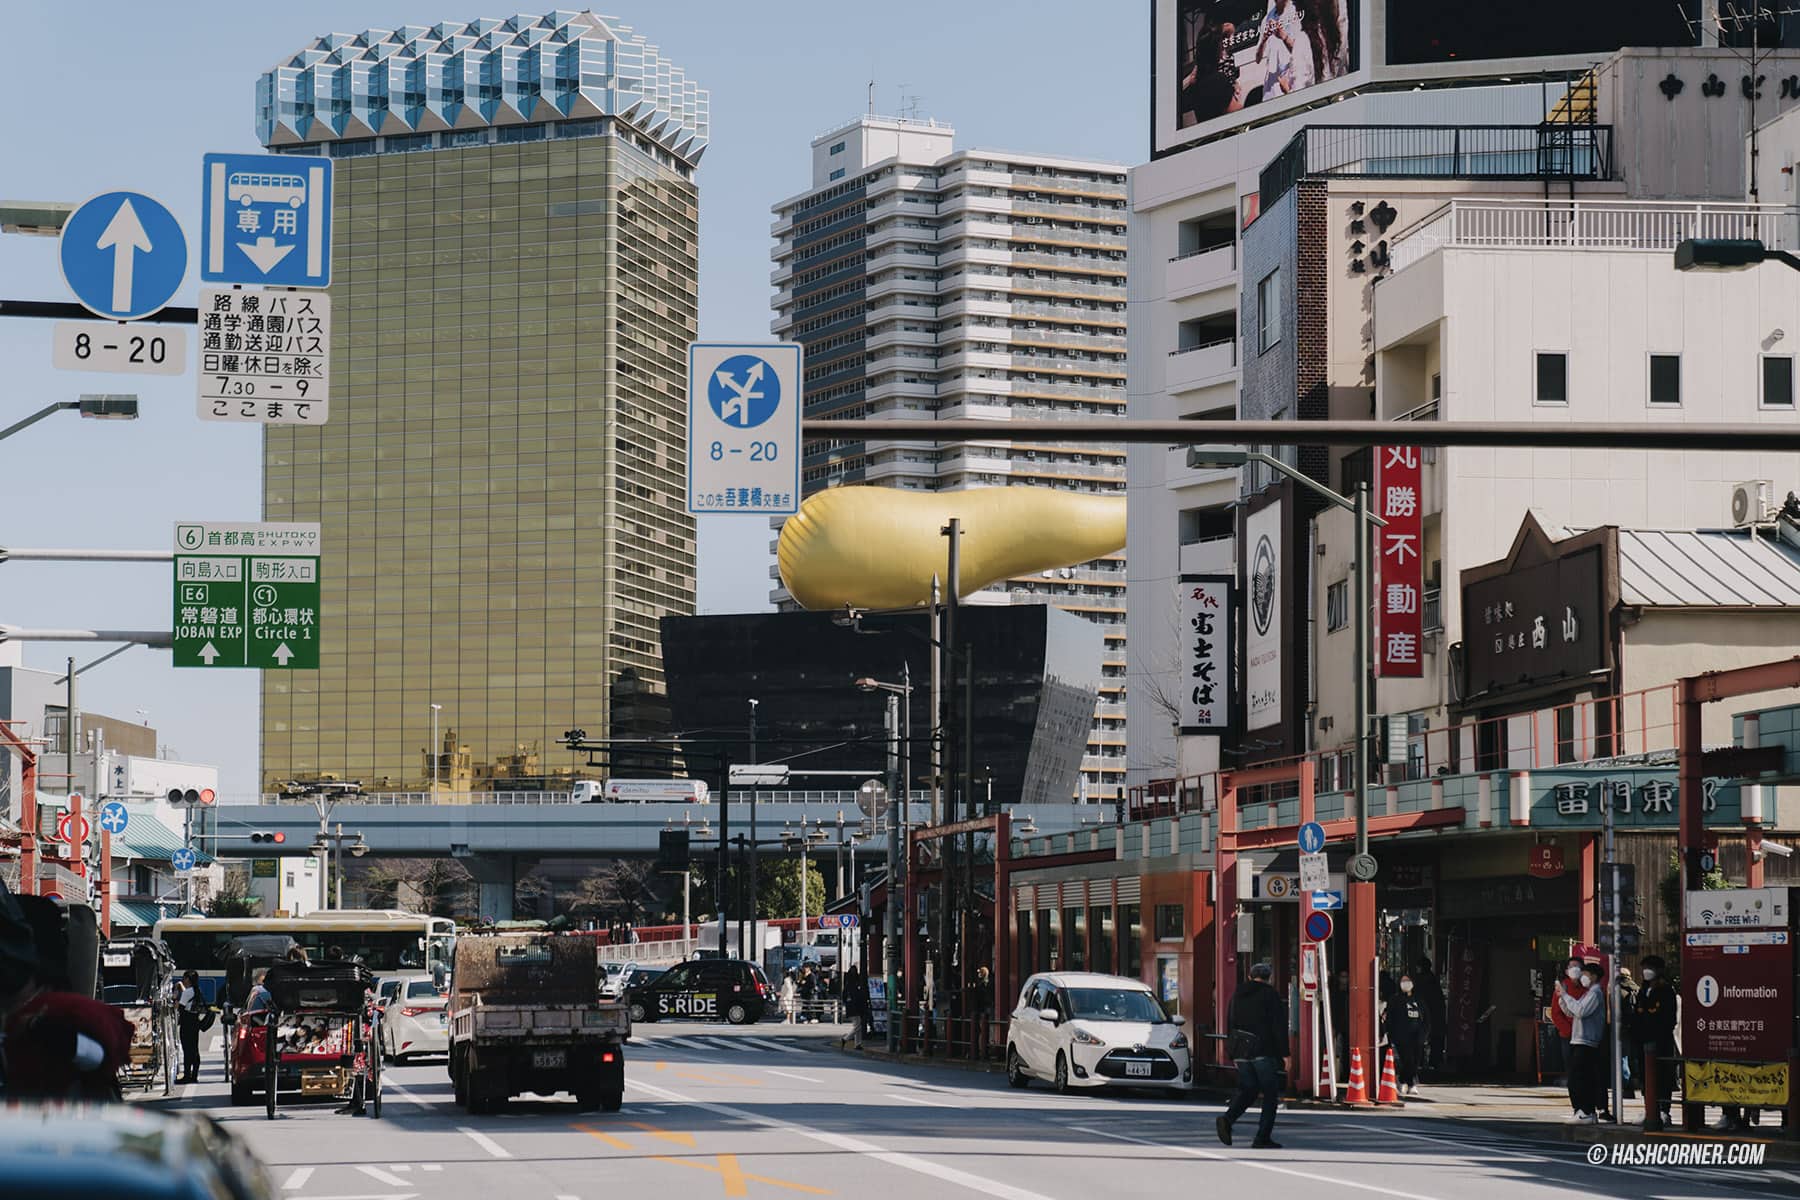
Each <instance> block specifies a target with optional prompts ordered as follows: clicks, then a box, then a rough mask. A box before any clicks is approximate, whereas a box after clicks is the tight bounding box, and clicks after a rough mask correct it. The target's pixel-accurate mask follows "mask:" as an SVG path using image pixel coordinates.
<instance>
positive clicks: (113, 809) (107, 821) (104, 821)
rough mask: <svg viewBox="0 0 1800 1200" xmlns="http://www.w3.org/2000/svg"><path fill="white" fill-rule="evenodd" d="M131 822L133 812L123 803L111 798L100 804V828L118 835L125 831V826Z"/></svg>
mask: <svg viewBox="0 0 1800 1200" xmlns="http://www.w3.org/2000/svg"><path fill="white" fill-rule="evenodd" d="M129 824H131V813H130V812H128V811H126V808H125V806H124V805H123V804H120V803H119V802H118V801H117V800H110V801H108V802H107V803H105V804H102V805H101V806H100V828H102V829H104V830H106V832H108V833H110V834H112V835H113V836H114V837H117V836H118V835H119V834H121V833H124V832H125V826H127V825H129Z"/></svg>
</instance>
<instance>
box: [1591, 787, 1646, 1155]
mask: <svg viewBox="0 0 1800 1200" xmlns="http://www.w3.org/2000/svg"><path fill="white" fill-rule="evenodd" d="M1600 803H1601V804H1602V805H1603V806H1604V811H1605V816H1604V820H1605V828H1604V830H1603V837H1604V841H1605V846H1604V851H1605V853H1604V858H1605V860H1606V875H1605V878H1604V879H1602V880H1601V883H1600V886H1601V887H1603V888H1605V889H1606V893H1607V895H1608V897H1609V898H1610V899H1611V901H1612V919H1611V920H1610V921H1609V922H1607V924H1608V927H1609V928H1611V930H1612V950H1611V952H1610V953H1609V954H1607V956H1606V962H1607V966H1608V968H1609V970H1608V972H1607V973H1608V974H1609V975H1610V976H1611V978H1610V979H1605V980H1602V985H1603V986H1604V987H1605V988H1606V1013H1607V1015H1606V1019H1607V1021H1608V1022H1609V1024H1608V1026H1607V1027H1608V1028H1609V1029H1611V1030H1612V1031H1613V1036H1612V1038H1611V1041H1610V1043H1609V1044H1610V1046H1611V1049H1612V1054H1611V1057H1612V1062H1611V1063H1610V1064H1609V1065H1610V1066H1611V1068H1612V1070H1611V1071H1610V1072H1609V1074H1610V1075H1611V1076H1612V1098H1613V1102H1612V1123H1613V1124H1614V1125H1617V1124H1619V1123H1620V1122H1622V1121H1624V1119H1625V1059H1624V1043H1625V1039H1624V1038H1623V1037H1622V1036H1621V1029H1622V1027H1621V1026H1620V1024H1619V954H1620V952H1621V950H1622V949H1623V947H1622V946H1621V945H1620V944H1619V860H1618V857H1617V856H1616V855H1615V854H1614V852H1613V809H1614V808H1615V807H1616V806H1615V805H1614V803H1613V793H1612V788H1611V787H1610V786H1608V785H1607V784H1604V783H1603V784H1601V785H1600ZM1656 1102H1657V1100H1656V1097H1655V1096H1648V1095H1647V1096H1645V1097H1644V1104H1645V1106H1646V1107H1649V1106H1651V1105H1654V1104H1656Z"/></svg>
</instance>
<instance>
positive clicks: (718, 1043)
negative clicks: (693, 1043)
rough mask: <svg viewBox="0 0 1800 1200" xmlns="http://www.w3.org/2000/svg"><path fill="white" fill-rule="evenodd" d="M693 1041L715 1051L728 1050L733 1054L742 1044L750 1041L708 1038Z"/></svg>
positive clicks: (747, 1039) (746, 1039)
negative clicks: (699, 1042) (704, 1044)
mask: <svg viewBox="0 0 1800 1200" xmlns="http://www.w3.org/2000/svg"><path fill="white" fill-rule="evenodd" d="M695 1040H697V1041H702V1042H705V1043H706V1044H707V1045H709V1046H711V1047H713V1048H714V1049H716V1050H729V1051H731V1052H732V1053H734V1054H735V1053H737V1052H738V1051H739V1050H741V1049H742V1048H743V1043H744V1042H747V1041H749V1040H750V1039H749V1038H721V1037H709V1038H697V1039H695Z"/></svg>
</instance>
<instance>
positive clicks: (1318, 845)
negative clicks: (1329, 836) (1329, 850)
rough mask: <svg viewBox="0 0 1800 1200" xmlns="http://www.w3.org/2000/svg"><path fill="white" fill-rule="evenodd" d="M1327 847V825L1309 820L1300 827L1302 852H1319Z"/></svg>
mask: <svg viewBox="0 0 1800 1200" xmlns="http://www.w3.org/2000/svg"><path fill="white" fill-rule="evenodd" d="M1324 848H1325V827H1324V826H1323V825H1321V824H1319V823H1318V822H1317V821H1308V822H1307V823H1306V824H1304V825H1302V826H1301V827H1300V853H1302V854H1317V853H1318V852H1319V851H1321V850H1323V849H1324Z"/></svg>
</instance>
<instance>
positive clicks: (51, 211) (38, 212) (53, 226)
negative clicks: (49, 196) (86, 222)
mask: <svg viewBox="0 0 1800 1200" xmlns="http://www.w3.org/2000/svg"><path fill="white" fill-rule="evenodd" d="M77 207H78V206H77V205H74V204H69V203H67V202H66V201H61V200H0V233H23V234H29V235H31V236H34V237H60V236H62V227H63V224H64V223H65V222H66V221H68V219H69V217H70V215H71V214H73V213H74V211H75V209H76V208H77Z"/></svg>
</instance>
